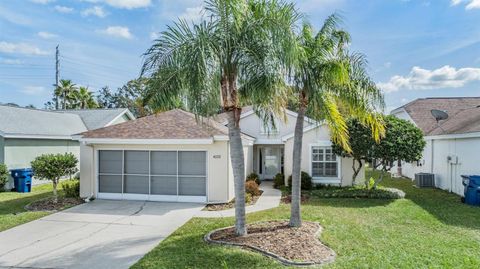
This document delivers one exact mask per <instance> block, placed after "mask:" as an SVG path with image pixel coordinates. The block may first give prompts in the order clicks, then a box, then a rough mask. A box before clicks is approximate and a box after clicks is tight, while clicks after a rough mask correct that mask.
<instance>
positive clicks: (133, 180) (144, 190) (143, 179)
mask: <svg viewBox="0 0 480 269" xmlns="http://www.w3.org/2000/svg"><path fill="white" fill-rule="evenodd" d="M148 178H149V177H148V176H130V175H126V176H125V183H124V186H123V188H124V190H123V192H124V193H132V194H149V185H148Z"/></svg>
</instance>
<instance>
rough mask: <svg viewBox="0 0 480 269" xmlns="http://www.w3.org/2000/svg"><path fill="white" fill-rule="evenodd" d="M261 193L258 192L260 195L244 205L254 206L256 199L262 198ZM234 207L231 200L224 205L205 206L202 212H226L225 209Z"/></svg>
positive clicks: (233, 202)
mask: <svg viewBox="0 0 480 269" xmlns="http://www.w3.org/2000/svg"><path fill="white" fill-rule="evenodd" d="M262 193H263V191H260V195H257V196H253V197H252V200H251V201H250V203H246V205H247V206H249V205H254V204H255V203H256V202H257V200H258V198H260V196H262ZM234 207H235V200H232V201H230V202H228V203H225V204H212V205H207V206H205V208H204V209H203V210H204V211H221V210H226V209H230V208H234Z"/></svg>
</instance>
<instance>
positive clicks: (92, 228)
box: [0, 200, 204, 269]
mask: <svg viewBox="0 0 480 269" xmlns="http://www.w3.org/2000/svg"><path fill="white" fill-rule="evenodd" d="M203 207H204V205H201V204H188V203H155V202H139V201H106V200H96V201H93V202H90V203H88V204H83V205H80V206H76V207H74V208H71V209H68V210H65V211H62V212H59V213H55V214H52V215H49V216H46V217H44V218H41V219H39V220H36V221H32V222H29V223H26V224H23V225H20V226H17V227H15V228H12V229H9V230H6V231H3V232H1V233H0V268H69V269H70V268H89V269H94V268H99V269H100V268H116V269H118V268H120V269H122V268H129V267H130V266H131V265H133V264H134V263H135V262H136V261H138V260H139V259H140V258H142V257H143V256H144V255H145V254H146V253H147V252H149V251H150V250H152V249H153V248H154V247H155V246H157V245H158V244H159V243H160V242H161V241H162V240H163V239H165V238H166V237H167V236H169V235H170V234H171V233H172V232H173V231H175V230H176V229H177V228H178V227H180V226H182V225H183V224H184V223H186V222H187V221H188V220H190V219H191V218H192V217H193V216H194V215H196V214H197V212H199V211H200V210H201V209H202V208H203Z"/></svg>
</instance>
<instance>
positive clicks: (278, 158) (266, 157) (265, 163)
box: [259, 147, 282, 180]
mask: <svg viewBox="0 0 480 269" xmlns="http://www.w3.org/2000/svg"><path fill="white" fill-rule="evenodd" d="M259 161H260V162H261V163H260V164H259V165H260V166H261V167H262V168H263V169H261V170H262V173H261V176H262V179H267V180H268V179H273V178H274V177H275V175H276V174H278V173H280V172H281V165H282V149H281V148H279V147H262V148H260V158H259Z"/></svg>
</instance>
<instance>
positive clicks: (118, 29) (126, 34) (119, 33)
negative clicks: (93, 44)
mask: <svg viewBox="0 0 480 269" xmlns="http://www.w3.org/2000/svg"><path fill="white" fill-rule="evenodd" d="M97 32H99V33H102V34H106V35H110V36H114V37H120V38H125V39H132V38H133V35H132V34H131V33H130V29H128V27H123V26H109V27H107V29H104V30H99V31H97Z"/></svg>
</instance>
